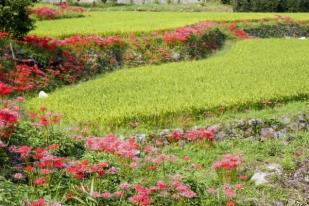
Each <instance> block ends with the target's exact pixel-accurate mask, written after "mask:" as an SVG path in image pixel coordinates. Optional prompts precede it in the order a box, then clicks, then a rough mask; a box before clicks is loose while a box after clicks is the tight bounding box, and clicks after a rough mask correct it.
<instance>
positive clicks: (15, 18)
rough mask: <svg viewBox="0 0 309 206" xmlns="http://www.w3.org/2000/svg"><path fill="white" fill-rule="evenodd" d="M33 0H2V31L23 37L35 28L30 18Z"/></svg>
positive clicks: (0, 25)
mask: <svg viewBox="0 0 309 206" xmlns="http://www.w3.org/2000/svg"><path fill="white" fill-rule="evenodd" d="M33 2H34V1H33V0H0V31H4V32H8V33H11V34H12V35H13V36H16V37H22V36H24V35H25V34H27V33H28V32H29V31H30V30H32V29H33V28H34V25H33V20H32V19H31V18H30V16H29V7H30V6H32V3H33Z"/></svg>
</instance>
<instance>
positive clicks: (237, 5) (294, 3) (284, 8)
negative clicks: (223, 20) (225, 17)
mask: <svg viewBox="0 0 309 206" xmlns="http://www.w3.org/2000/svg"><path fill="white" fill-rule="evenodd" d="M233 6H234V10H235V11H242V12H244V11H253V12H307V11H309V2H308V1H307V0H233Z"/></svg>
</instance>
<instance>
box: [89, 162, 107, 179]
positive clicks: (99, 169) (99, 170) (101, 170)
mask: <svg viewBox="0 0 309 206" xmlns="http://www.w3.org/2000/svg"><path fill="white" fill-rule="evenodd" d="M106 167H108V163H106V162H101V163H98V164H96V165H94V166H92V167H91V169H90V170H91V171H92V172H96V173H97V174H98V175H99V176H100V177H103V176H104V175H105V174H106V172H105V170H104V169H105V168H106Z"/></svg>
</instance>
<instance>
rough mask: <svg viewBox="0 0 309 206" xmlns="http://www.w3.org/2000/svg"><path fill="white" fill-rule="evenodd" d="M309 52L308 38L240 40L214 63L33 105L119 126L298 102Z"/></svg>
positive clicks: (149, 71) (133, 76) (105, 82)
mask: <svg viewBox="0 0 309 206" xmlns="http://www.w3.org/2000/svg"><path fill="white" fill-rule="evenodd" d="M308 52H309V41H308V40H298V39H291V40H287V39H267V40H246V41H240V42H237V43H236V44H234V45H233V46H232V47H231V48H227V49H225V50H224V51H223V52H220V53H219V54H216V55H214V56H213V57H211V58H209V59H206V60H202V61H192V62H180V63H172V64H164V65H160V66H145V67H139V68H134V69H123V70H120V71H117V72H113V73H110V74H107V75H103V76H101V77H99V78H97V79H96V80H93V81H89V82H86V83H81V84H79V85H74V86H69V87H66V88H63V89H59V90H57V91H56V92H54V93H53V94H51V95H50V96H49V97H48V98H47V99H44V100H40V99H33V100H32V101H31V102H30V104H29V106H30V107H39V106H42V105H44V106H47V107H48V108H50V109H51V110H53V111H57V112H62V113H64V114H65V117H66V121H67V122H71V123H73V122H74V123H77V122H91V123H99V125H101V126H106V127H115V126H119V125H123V124H127V123H129V122H131V121H142V122H145V123H147V122H152V124H154V123H155V124H160V122H164V121H165V120H166V119H171V118H173V117H178V116H182V115H189V116H190V115H191V116H199V115H202V114H204V112H206V111H214V110H217V109H218V108H221V107H224V108H233V107H234V108H235V107H237V108H241V107H244V106H253V105H254V104H255V103H260V102H262V101H264V100H284V99H295V98H297V97H300V96H304V95H308V94H309V81H308V79H309V59H308V58H307V56H306V55H304V54H306V53H308Z"/></svg>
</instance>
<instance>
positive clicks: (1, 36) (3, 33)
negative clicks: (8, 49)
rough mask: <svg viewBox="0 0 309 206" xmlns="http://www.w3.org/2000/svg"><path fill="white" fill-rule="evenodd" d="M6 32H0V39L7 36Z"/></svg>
mask: <svg viewBox="0 0 309 206" xmlns="http://www.w3.org/2000/svg"><path fill="white" fill-rule="evenodd" d="M8 35H9V34H8V33H6V32H0V39H4V38H6V37H8Z"/></svg>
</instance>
